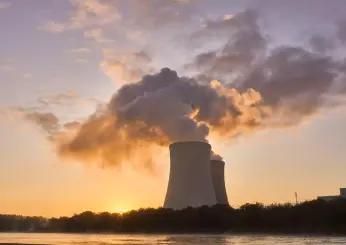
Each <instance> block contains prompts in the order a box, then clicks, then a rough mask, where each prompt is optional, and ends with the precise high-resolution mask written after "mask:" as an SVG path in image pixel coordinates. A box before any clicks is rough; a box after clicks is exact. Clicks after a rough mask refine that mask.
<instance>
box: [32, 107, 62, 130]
mask: <svg viewBox="0 0 346 245" xmlns="http://www.w3.org/2000/svg"><path fill="white" fill-rule="evenodd" d="M25 119H26V120H28V121H32V122H34V123H35V124H37V125H39V126H40V127H41V128H42V129H43V130H45V131H46V132H48V133H49V134H54V133H56V132H58V131H59V129H60V125H59V119H58V118H57V117H56V116H55V115H54V114H53V113H50V112H49V113H42V112H30V113H26V115H25Z"/></svg>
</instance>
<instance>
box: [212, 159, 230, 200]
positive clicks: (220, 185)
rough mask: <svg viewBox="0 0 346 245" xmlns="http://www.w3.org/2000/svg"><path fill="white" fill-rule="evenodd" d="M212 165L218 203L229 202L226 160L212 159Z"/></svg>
mask: <svg viewBox="0 0 346 245" xmlns="http://www.w3.org/2000/svg"><path fill="white" fill-rule="evenodd" d="M210 165H211V175H212V178H213V184H214V191H215V196H216V201H217V203H218V204H228V198H227V192H226V185H225V162H224V161H222V160H211V161H210Z"/></svg>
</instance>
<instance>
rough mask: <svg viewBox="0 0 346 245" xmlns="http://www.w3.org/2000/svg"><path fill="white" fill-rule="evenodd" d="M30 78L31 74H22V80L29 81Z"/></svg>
mask: <svg viewBox="0 0 346 245" xmlns="http://www.w3.org/2000/svg"><path fill="white" fill-rule="evenodd" d="M31 77H32V74H31V73H29V72H26V73H24V74H23V78H24V79H30V78H31Z"/></svg>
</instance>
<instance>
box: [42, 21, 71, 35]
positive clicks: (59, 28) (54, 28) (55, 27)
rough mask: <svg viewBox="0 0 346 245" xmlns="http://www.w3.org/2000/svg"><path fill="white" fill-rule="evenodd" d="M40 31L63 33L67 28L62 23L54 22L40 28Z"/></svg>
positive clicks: (48, 22) (44, 24) (47, 22)
mask: <svg viewBox="0 0 346 245" xmlns="http://www.w3.org/2000/svg"><path fill="white" fill-rule="evenodd" d="M38 28H39V29H40V30H43V31H47V32H50V33H62V32H63V31H64V30H65V28H66V27H65V26H64V24H62V23H58V22H54V21H46V22H44V23H43V24H41V25H40V26H39V27H38Z"/></svg>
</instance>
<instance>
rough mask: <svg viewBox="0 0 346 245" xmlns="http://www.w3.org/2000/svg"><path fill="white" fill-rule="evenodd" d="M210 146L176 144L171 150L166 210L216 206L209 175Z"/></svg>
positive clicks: (170, 147)
mask: <svg viewBox="0 0 346 245" xmlns="http://www.w3.org/2000/svg"><path fill="white" fill-rule="evenodd" d="M210 149H211V147H210V145H209V144H208V143H204V142H197V141H191V142H177V143H173V144H171V145H170V146H169V151H170V172H169V181H168V187H167V193H166V199H165V203H164V205H163V206H164V208H172V209H183V208H186V207H189V206H191V207H198V206H203V205H207V206H212V205H215V204H216V198H215V193H214V187H213V180H212V176H211V171H210V152H211V151H210Z"/></svg>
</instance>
